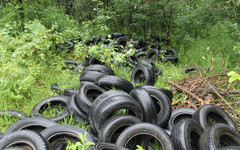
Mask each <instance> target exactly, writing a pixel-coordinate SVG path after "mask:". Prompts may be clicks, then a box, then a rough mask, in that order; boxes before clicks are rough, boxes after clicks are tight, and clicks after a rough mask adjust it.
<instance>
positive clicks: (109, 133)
mask: <svg viewBox="0 0 240 150" xmlns="http://www.w3.org/2000/svg"><path fill="white" fill-rule="evenodd" d="M141 122H142V120H140V119H139V118H137V117H134V116H130V115H116V116H112V117H110V118H109V119H107V120H106V122H105V123H104V124H103V125H102V127H101V129H100V130H99V134H98V141H99V142H105V143H115V142H116V140H117V138H118V136H119V135H120V134H121V133H122V132H123V130H124V129H126V128H127V127H129V126H131V125H134V124H136V123H141Z"/></svg>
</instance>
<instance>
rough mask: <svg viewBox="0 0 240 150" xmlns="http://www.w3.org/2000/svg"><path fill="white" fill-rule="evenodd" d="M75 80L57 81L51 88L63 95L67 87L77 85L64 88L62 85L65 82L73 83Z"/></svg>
mask: <svg viewBox="0 0 240 150" xmlns="http://www.w3.org/2000/svg"><path fill="white" fill-rule="evenodd" d="M73 83H75V82H73V81H61V82H56V83H53V84H52V85H51V90H52V91H54V92H56V93H57V94H59V95H62V94H63V93H64V90H65V89H75V87H67V88H62V87H61V85H63V84H65V85H66V84H73Z"/></svg>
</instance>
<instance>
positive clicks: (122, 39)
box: [116, 37, 130, 52]
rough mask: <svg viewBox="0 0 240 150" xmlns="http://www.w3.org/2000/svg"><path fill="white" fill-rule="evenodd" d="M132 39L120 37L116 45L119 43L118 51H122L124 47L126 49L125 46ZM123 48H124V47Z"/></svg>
mask: <svg viewBox="0 0 240 150" xmlns="http://www.w3.org/2000/svg"><path fill="white" fill-rule="evenodd" d="M129 41H130V40H129V39H128V38H126V37H119V38H118V39H117V40H116V45H118V46H117V48H118V51H120V52H121V51H122V49H124V48H125V46H127V43H128V42H129ZM121 46H122V47H123V48H122V47H121Z"/></svg>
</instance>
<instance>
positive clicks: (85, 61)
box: [73, 58, 89, 73]
mask: <svg viewBox="0 0 240 150" xmlns="http://www.w3.org/2000/svg"><path fill="white" fill-rule="evenodd" d="M88 65H89V59H88V58H85V60H83V61H82V62H81V63H79V64H78V65H77V66H76V68H75V69H74V70H73V73H76V72H80V71H81V70H83V69H84V68H85V67H87V66H88Z"/></svg>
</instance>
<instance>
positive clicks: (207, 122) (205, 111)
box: [193, 104, 237, 131]
mask: <svg viewBox="0 0 240 150" xmlns="http://www.w3.org/2000/svg"><path fill="white" fill-rule="evenodd" d="M193 118H194V119H195V120H196V121H197V122H198V123H199V124H200V125H201V126H202V127H203V129H204V130H206V129H208V128H210V127H211V126H213V125H214V124H217V123H225V124H227V125H229V126H230V127H232V128H234V129H235V130H236V131H237V127H236V125H235V123H234V122H233V120H232V118H231V117H230V116H229V115H228V114H227V113H226V112H225V111H224V110H222V109H221V108H219V107H217V106H215V105H213V104H207V105H204V106H202V107H201V108H200V109H199V110H197V111H196V112H195V113H194V114H193Z"/></svg>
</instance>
